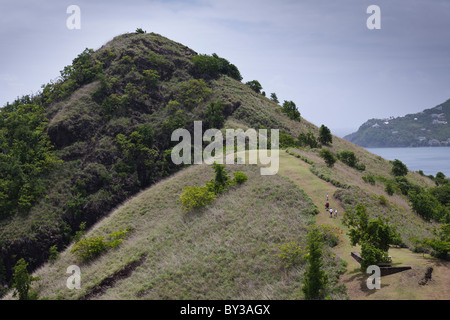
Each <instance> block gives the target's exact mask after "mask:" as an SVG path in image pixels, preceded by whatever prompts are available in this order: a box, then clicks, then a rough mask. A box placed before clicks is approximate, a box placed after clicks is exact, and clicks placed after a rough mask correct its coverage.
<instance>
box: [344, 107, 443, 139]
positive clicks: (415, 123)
mask: <svg viewBox="0 0 450 320" xmlns="http://www.w3.org/2000/svg"><path fill="white" fill-rule="evenodd" d="M449 121H450V100H447V101H446V102H444V103H442V104H440V105H438V106H436V107H434V108H431V109H426V110H424V111H422V112H419V113H415V114H408V115H406V116H404V117H398V118H391V119H370V120H368V121H367V122H365V123H364V124H363V125H361V127H360V128H359V129H358V131H357V132H355V133H352V134H350V135H348V136H346V137H344V138H345V139H347V140H348V141H350V142H353V143H355V144H357V145H359V146H362V147H368V148H382V147H421V146H433V147H435V146H450V124H449Z"/></svg>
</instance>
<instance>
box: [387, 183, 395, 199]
mask: <svg viewBox="0 0 450 320" xmlns="http://www.w3.org/2000/svg"><path fill="white" fill-rule="evenodd" d="M384 191H386V193H387V194H388V195H390V196H392V195H393V194H394V191H395V190H394V185H393V184H392V182H391V181H387V182H386V187H385V188H384Z"/></svg>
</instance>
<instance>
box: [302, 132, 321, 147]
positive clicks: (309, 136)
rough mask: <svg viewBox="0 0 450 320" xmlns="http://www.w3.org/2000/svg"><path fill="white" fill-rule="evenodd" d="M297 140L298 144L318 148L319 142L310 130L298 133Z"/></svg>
mask: <svg viewBox="0 0 450 320" xmlns="http://www.w3.org/2000/svg"><path fill="white" fill-rule="evenodd" d="M298 142H299V145H300V146H302V147H310V148H319V147H320V144H319V142H318V141H317V138H316V137H315V136H314V134H313V133H312V132H311V130H309V131H308V133H306V134H305V133H300V134H299V136H298Z"/></svg>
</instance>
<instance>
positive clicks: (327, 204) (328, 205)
mask: <svg viewBox="0 0 450 320" xmlns="http://www.w3.org/2000/svg"><path fill="white" fill-rule="evenodd" d="M325 209H326V210H327V211H328V210H329V209H330V203H329V202H327V203H325Z"/></svg>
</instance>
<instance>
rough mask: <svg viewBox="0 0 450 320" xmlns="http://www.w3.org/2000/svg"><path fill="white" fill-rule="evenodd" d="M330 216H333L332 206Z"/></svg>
mask: <svg viewBox="0 0 450 320" xmlns="http://www.w3.org/2000/svg"><path fill="white" fill-rule="evenodd" d="M330 218H333V209H331V208H330Z"/></svg>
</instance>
